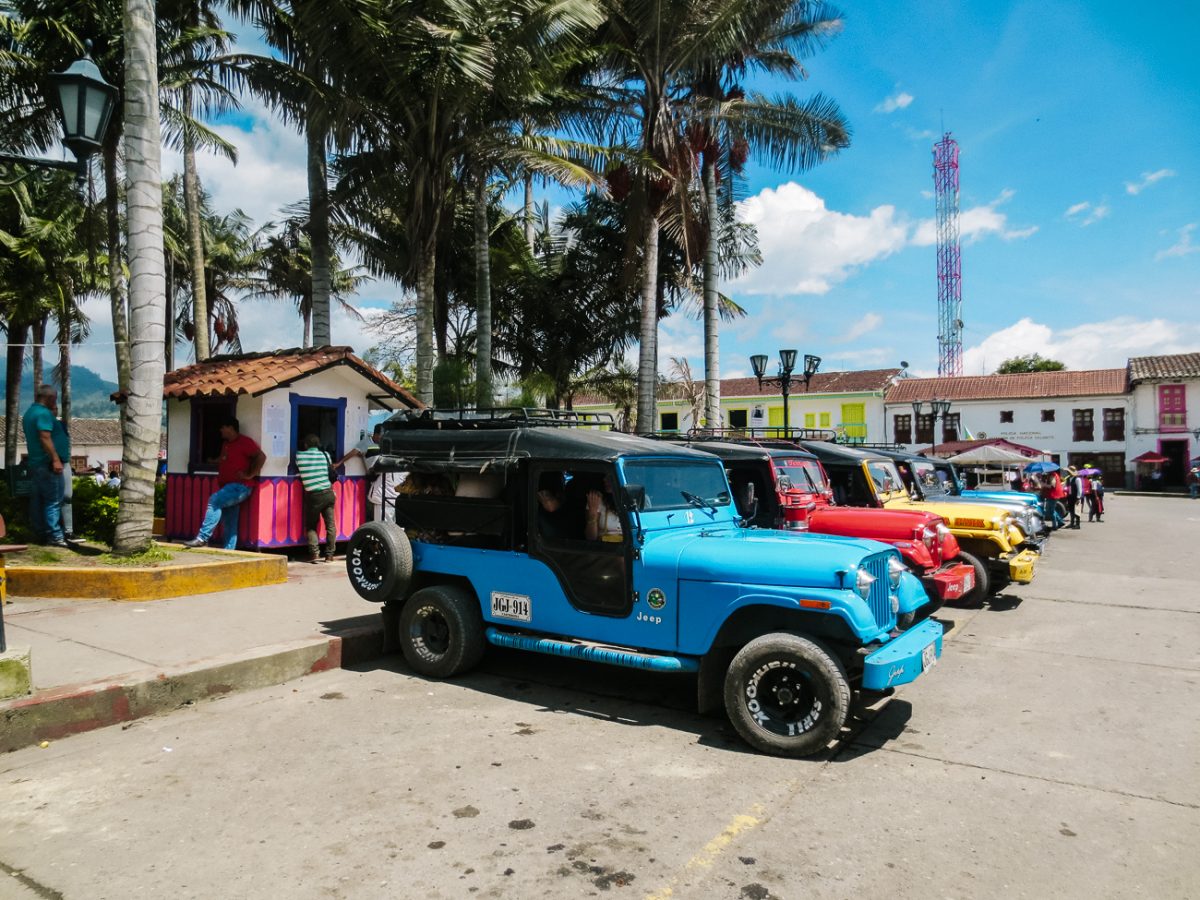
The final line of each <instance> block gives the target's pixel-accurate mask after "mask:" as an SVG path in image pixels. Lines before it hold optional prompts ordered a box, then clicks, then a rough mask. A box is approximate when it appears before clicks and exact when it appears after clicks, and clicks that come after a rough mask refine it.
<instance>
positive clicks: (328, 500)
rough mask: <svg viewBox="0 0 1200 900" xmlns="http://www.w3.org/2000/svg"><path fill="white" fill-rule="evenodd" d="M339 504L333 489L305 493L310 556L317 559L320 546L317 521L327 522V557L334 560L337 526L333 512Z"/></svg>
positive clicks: (306, 529) (305, 518)
mask: <svg viewBox="0 0 1200 900" xmlns="http://www.w3.org/2000/svg"><path fill="white" fill-rule="evenodd" d="M336 504H337V495H335V494H334V493H333V489H332V488H330V489H327V490H324V491H305V492H304V530H305V533H306V534H307V536H308V555H309V557H311V558H312V559H316V558H317V551H318V550H319V549H320V545H319V544H318V543H317V520H318V519H324V520H325V556H326V558H327V559H328V558H332V557H333V552H334V550H336V549H337V525H335V524H334V521H333V512H334V508H335V506H336Z"/></svg>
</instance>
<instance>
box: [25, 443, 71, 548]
mask: <svg viewBox="0 0 1200 900" xmlns="http://www.w3.org/2000/svg"><path fill="white" fill-rule="evenodd" d="M30 474H31V475H32V476H33V485H32V489H31V490H30V492H29V521H30V524H31V525H32V526H33V536H34V539H35V540H37V541H39V542H41V543H45V542H47V541H49V542H51V543H55V542H58V541H61V540H62V539H63V530H62V499H63V478H62V475H60V474H59V473H58V472H55V471H54V470H53V469H51V468H50V465H49V463H47V464H46V465H44V466H39V467H38V468H35V469H32V470H31V472H30Z"/></svg>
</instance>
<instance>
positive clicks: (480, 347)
mask: <svg viewBox="0 0 1200 900" xmlns="http://www.w3.org/2000/svg"><path fill="white" fill-rule="evenodd" d="M488 237H489V235H488V210H487V177H486V176H485V175H484V174H483V171H482V169H480V170H479V171H477V172H476V173H475V406H476V407H477V408H479V409H487V408H489V407H491V406H492V405H493V403H494V402H495V401H494V398H493V396H492V281H491V268H490V265H491V264H490V260H489V255H490V252H489V246H488Z"/></svg>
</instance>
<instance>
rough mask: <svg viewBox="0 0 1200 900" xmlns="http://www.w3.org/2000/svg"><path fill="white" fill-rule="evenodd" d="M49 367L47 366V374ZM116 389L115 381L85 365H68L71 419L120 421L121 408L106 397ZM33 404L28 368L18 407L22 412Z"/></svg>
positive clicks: (1, 385) (0, 380)
mask: <svg viewBox="0 0 1200 900" xmlns="http://www.w3.org/2000/svg"><path fill="white" fill-rule="evenodd" d="M52 368H53V367H52V366H49V365H48V366H46V375H49V374H50V372H51V370H52ZM6 388H7V385H6V383H5V381H4V371H3V369H0V391H5V390H6ZM116 389H117V385H116V382H112V381H105V380H104V379H103V378H101V377H100V376H99V375H97V374H96V373H95V372H93V371H92V370H91V369H89V368H87V367H86V366H71V416H72V418H76V419H117V418H120V407H118V406H117V404H115V403H113V402H112V401H111V400H109V399H108V397H109V394H111V393H112V392H113V391H115V390H116ZM32 402H33V372H32V370H31V369H30V367H29V365H28V364H27V365H26V366H25V372H24V374H23V375H22V376H21V402H20V404H19V406H18V408H19V409H20V411H21V412H22V413H24V412H25V410H26V409H28V408H29V404H30V403H32Z"/></svg>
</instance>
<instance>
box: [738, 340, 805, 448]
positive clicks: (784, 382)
mask: <svg viewBox="0 0 1200 900" xmlns="http://www.w3.org/2000/svg"><path fill="white" fill-rule="evenodd" d="M750 367H751V368H752V369H754V377H755V378H757V379H758V389H759V390H762V383H763V377H764V376H765V375H766V372H767V355H766V354H765V353H756V354H754V355H753V356H751V357H750ZM820 367H821V357H819V356H812V355H811V354H807V353H806V354H805V355H804V372H803V373H802V374H803V377H804V390H806V391H807V390H808V383H809V382H810V381H812V377H813V376H814V375H816V374H817V369H819V368H820ZM795 370H796V351H795V350H780V351H779V388H780V391H781V392H782V393H783V432H784V435H790V434H791V430H790V428H789V418H788V393H789V392H790V390H791V387H792V373H793V372H794V371H795Z"/></svg>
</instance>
